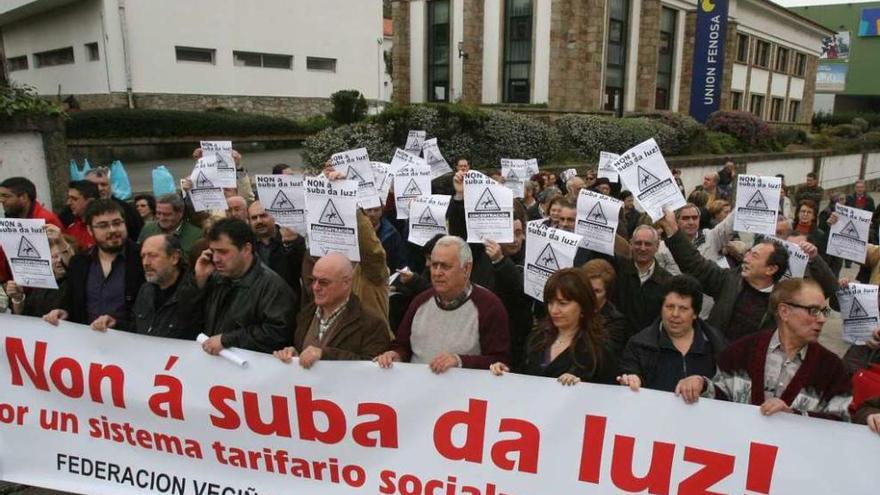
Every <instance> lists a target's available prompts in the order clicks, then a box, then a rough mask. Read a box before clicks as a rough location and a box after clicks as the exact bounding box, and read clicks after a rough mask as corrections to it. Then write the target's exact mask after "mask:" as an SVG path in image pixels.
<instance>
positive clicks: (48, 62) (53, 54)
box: [34, 46, 74, 69]
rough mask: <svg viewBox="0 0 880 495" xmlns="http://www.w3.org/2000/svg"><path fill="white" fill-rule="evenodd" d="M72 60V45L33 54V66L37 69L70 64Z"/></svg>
mask: <svg viewBox="0 0 880 495" xmlns="http://www.w3.org/2000/svg"><path fill="white" fill-rule="evenodd" d="M73 62H74V58H73V47H72V46H68V47H67V48H59V49H58V50H49V51H48V52H40V53H35V54H34V68H37V69H39V68H40V67H52V66H53V65H64V64H72V63H73Z"/></svg>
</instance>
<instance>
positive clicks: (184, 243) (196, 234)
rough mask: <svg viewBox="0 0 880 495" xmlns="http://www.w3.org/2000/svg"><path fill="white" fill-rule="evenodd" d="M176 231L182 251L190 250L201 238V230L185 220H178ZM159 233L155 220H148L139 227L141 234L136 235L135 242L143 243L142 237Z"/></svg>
mask: <svg viewBox="0 0 880 495" xmlns="http://www.w3.org/2000/svg"><path fill="white" fill-rule="evenodd" d="M176 232H177V236H178V237H179V238H180V245H181V247H182V248H183V252H184V253H189V252H190V250H192V247H193V246H195V244H196V243H197V242H199V240H201V238H202V230H201V229H200V228H198V227H196V226H195V225H193V224H191V223H189V222H187V221H186V220H183V221H182V222H180V226H178V227H177V231H176ZM161 233H162V229H160V228H159V224H158V223H157V222H155V221H153V222H149V223H148V224H146V225H144V228H143V229H141V235H140V237H138V241H137V242H138V244H143V243H144V239H146V238H147V237H150V236H151V235H156V234H161Z"/></svg>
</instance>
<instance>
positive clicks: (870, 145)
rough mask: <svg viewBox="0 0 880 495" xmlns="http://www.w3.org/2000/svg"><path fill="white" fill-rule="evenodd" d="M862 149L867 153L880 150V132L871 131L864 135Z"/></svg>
mask: <svg viewBox="0 0 880 495" xmlns="http://www.w3.org/2000/svg"><path fill="white" fill-rule="evenodd" d="M862 149H864V150H865V151H877V150H880V131H871V132H866V133H864V134H862Z"/></svg>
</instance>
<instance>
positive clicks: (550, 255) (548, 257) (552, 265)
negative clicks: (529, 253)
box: [535, 242, 559, 272]
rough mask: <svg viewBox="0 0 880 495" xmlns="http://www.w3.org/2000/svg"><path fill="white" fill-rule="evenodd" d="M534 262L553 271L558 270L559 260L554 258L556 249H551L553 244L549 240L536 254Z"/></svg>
mask: <svg viewBox="0 0 880 495" xmlns="http://www.w3.org/2000/svg"><path fill="white" fill-rule="evenodd" d="M535 264H536V265H538V266H540V267H542V268H546V269H548V270H552V271H554V272H555V271H556V270H559V260H557V259H556V251H554V250H553V246H552V245H551V244H550V243H549V242H548V243H547V245H546V246H544V249H542V250H541V252H540V253H539V254H538V259H536V260H535Z"/></svg>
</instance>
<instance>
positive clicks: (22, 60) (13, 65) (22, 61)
mask: <svg viewBox="0 0 880 495" xmlns="http://www.w3.org/2000/svg"><path fill="white" fill-rule="evenodd" d="M6 67H8V68H9V72H14V71H17V70H27V69H28V60H27V55H22V56H20V57H10V58H7V59H6Z"/></svg>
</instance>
